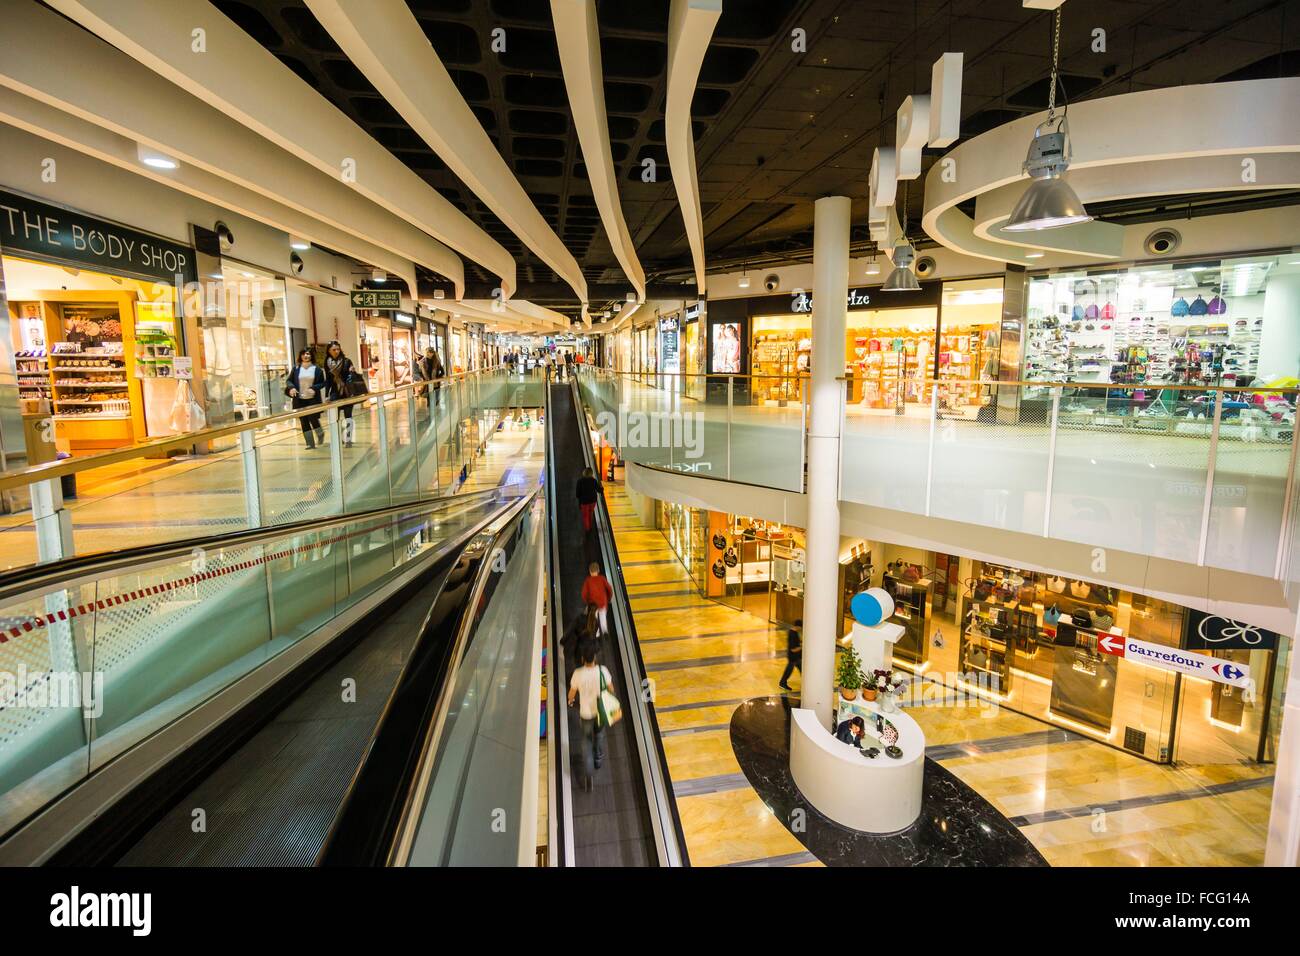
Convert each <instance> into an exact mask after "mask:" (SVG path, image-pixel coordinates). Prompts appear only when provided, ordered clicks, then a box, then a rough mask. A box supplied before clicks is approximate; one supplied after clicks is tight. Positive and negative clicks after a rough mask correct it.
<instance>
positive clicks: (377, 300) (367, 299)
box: [352, 289, 402, 309]
mask: <svg viewBox="0 0 1300 956" xmlns="http://www.w3.org/2000/svg"><path fill="white" fill-rule="evenodd" d="M401 307H402V293H401V291H400V290H398V289H356V290H353V292H352V308H354V309H400V308H401Z"/></svg>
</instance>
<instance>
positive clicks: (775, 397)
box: [750, 329, 812, 403]
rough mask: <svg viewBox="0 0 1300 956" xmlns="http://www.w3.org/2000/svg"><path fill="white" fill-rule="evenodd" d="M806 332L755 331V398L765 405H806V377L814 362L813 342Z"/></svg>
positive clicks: (793, 330) (753, 367)
mask: <svg viewBox="0 0 1300 956" xmlns="http://www.w3.org/2000/svg"><path fill="white" fill-rule="evenodd" d="M810 336H811V333H810V331H809V330H806V329H776V330H771V331H755V332H754V342H753V350H752V352H751V357H750V361H751V371H752V372H753V374H754V380H753V381H754V384H753V389H754V392H753V394H754V398H755V399H756V400H758V401H761V402H778V403H780V402H799V401H802V398H803V393H802V387H803V386H802V377H803V376H805V375H807V374H808V370H809V368H811V362H812V338H811V337H810Z"/></svg>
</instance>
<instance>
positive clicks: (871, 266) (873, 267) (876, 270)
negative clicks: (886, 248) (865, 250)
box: [867, 252, 880, 276]
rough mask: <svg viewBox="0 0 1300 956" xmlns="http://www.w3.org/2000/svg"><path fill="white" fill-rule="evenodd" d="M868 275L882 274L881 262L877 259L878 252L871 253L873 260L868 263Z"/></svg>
mask: <svg viewBox="0 0 1300 956" xmlns="http://www.w3.org/2000/svg"><path fill="white" fill-rule="evenodd" d="M867 275H869V276H878V275H880V263H879V262H877V261H876V253H874V252H873V253H872V254H871V261H870V262H868V263H867Z"/></svg>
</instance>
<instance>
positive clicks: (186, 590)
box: [91, 545, 275, 768]
mask: <svg viewBox="0 0 1300 956" xmlns="http://www.w3.org/2000/svg"><path fill="white" fill-rule="evenodd" d="M274 553H275V549H274V548H269V547H268V548H267V549H265V550H264V549H263V546H261V545H254V546H249V547H243V548H226V549H219V550H213V551H209V552H203V551H196V552H195V553H194V554H193V555H191V556H190V557H188V558H186V559H184V560H176V561H170V562H167V563H165V564H159V565H154V566H152V567H149V568H146V569H141V570H135V569H133V570H131V571H124V572H120V573H117V574H114V575H111V576H107V577H103V578H100V579H99V581H98V582H97V584H96V595H95V596H96V599H97V601H98V602H102V603H100V604H99V605H97V606H98V608H99V610H98V611H97V612H96V615H95V633H94V642H93V654H94V666H95V670H96V672H97V673H102V674H103V679H104V707H103V714H102V715H101V716H100V717H99V718H98V719H97V720H95V722H94V735H93V739H94V744H93V751H92V754H91V756H92V758H93V760H92V768H93V767H97V766H102V765H103V764H104V763H105V762H107V761H108V760H110V759H112V758H113V757H114V756H116V755H117V754H119V753H121V752H122V751H123V750H125V749H126V748H127V747H129V746H131V745H132V744H134V743H136V742H138V741H139V740H142V739H143V738H144V737H146V736H147V735H149V734H151V733H153V732H154V731H156V730H157V729H159V728H160V727H162V726H164V725H166V724H167V723H169V722H171V721H172V720H175V719H176V718H177V717H179V716H180V715H181V714H183V713H185V712H187V711H189V710H191V709H192V708H194V707H195V706H197V705H198V704H200V703H202V702H203V701H204V700H206V699H208V698H209V697H210V696H212V695H213V694H215V693H216V692H217V691H219V690H221V689H222V688H223V687H226V686H227V685H229V684H230V683H231V682H233V681H234V680H236V679H237V678H239V677H241V676H242V675H244V674H246V673H248V672H249V671H250V670H252V669H253V668H254V667H256V666H258V665H259V664H261V663H263V662H264V661H265V660H267V659H268V657H269V656H270V654H271V648H270V640H271V637H272V633H271V622H270V609H269V607H268V604H267V578H266V567H265V565H266V564H267V563H268V562H269V561H270V560H271V559H272V555H273V554H274Z"/></svg>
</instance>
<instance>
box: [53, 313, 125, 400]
mask: <svg viewBox="0 0 1300 956" xmlns="http://www.w3.org/2000/svg"><path fill="white" fill-rule="evenodd" d="M62 330H63V333H64V335H65V336H67V340H66V341H63V342H55V343H54V344H53V345H52V346H51V347H50V376H51V379H52V381H53V386H54V417H55V419H56V420H59V419H63V420H67V419H69V418H78V419H80V418H85V417H87V416H93V417H94V418H96V419H100V420H102V419H126V418H130V417H131V401H130V398H129V396H128V395H127V388H128V382H127V367H126V355H125V353H124V343H123V339H122V323H121V320H120V317H119V315H118V313H117V312H116V311H115V310H112V309H110V308H108V307H104V306H78V305H71V304H66V305H63V306H62Z"/></svg>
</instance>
